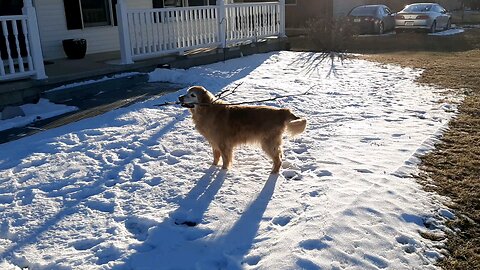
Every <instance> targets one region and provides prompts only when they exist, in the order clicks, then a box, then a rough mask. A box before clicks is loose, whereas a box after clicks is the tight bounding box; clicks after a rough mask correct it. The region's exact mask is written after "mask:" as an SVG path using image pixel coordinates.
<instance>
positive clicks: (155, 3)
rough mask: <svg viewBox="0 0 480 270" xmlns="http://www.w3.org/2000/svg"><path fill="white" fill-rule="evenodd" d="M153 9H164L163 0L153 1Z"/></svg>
mask: <svg viewBox="0 0 480 270" xmlns="http://www.w3.org/2000/svg"><path fill="white" fill-rule="evenodd" d="M152 4H153V8H163V0H152Z"/></svg>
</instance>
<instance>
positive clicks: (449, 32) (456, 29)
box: [429, 28, 465, 36]
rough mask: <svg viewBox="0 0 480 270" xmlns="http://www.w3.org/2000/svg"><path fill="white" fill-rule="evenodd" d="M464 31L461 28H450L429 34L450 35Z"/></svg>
mask: <svg viewBox="0 0 480 270" xmlns="http://www.w3.org/2000/svg"><path fill="white" fill-rule="evenodd" d="M463 32H465V30H464V29H463V28H452V29H448V30H444V31H440V32H435V33H430V34H429V35H430V36H451V35H457V34H460V33H463Z"/></svg>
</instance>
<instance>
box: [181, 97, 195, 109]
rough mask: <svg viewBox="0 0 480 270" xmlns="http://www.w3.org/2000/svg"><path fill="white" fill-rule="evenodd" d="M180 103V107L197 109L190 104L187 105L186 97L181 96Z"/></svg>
mask: <svg viewBox="0 0 480 270" xmlns="http://www.w3.org/2000/svg"><path fill="white" fill-rule="evenodd" d="M178 101H180V105H181V106H182V107H185V108H189V109H192V108H194V107H195V105H193V104H190V103H185V96H179V97H178Z"/></svg>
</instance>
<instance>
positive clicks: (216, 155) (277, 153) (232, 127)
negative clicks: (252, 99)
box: [179, 86, 307, 174]
mask: <svg viewBox="0 0 480 270" xmlns="http://www.w3.org/2000/svg"><path fill="white" fill-rule="evenodd" d="M179 101H180V103H181V105H182V106H183V107H186V108H189V109H190V112H191V114H192V118H193V122H194V124H195V128H196V129H197V130H198V132H200V134H202V135H203V136H204V137H205V139H207V141H208V142H209V143H210V145H211V147H212V150H213V165H215V166H217V165H218V163H219V161H220V157H221V158H222V161H223V166H222V168H223V169H228V168H229V167H230V166H231V164H232V160H233V149H234V148H235V147H236V146H239V145H243V144H257V145H258V144H259V145H260V146H261V147H262V149H263V151H265V153H266V154H267V155H268V156H269V157H270V158H271V159H272V160H273V168H272V173H273V174H277V173H278V172H279V171H280V167H281V165H282V155H283V153H282V152H283V151H282V137H283V133H284V132H285V131H287V132H288V133H290V135H292V136H295V135H297V134H300V133H302V132H303V131H304V130H305V127H306V124H307V121H306V120H305V119H303V118H299V117H297V116H295V115H294V114H293V113H292V112H291V111H290V110H289V109H281V108H275V107H270V106H242V105H228V103H225V102H224V101H222V100H219V99H218V98H217V97H215V96H214V95H213V94H212V93H210V92H209V91H208V90H206V89H205V88H203V87H202V86H192V87H190V88H189V89H188V90H187V94H185V95H183V96H180V97H179Z"/></svg>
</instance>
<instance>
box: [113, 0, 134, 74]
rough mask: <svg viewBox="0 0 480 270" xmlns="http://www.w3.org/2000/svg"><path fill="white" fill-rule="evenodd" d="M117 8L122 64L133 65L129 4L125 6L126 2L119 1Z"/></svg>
mask: <svg viewBox="0 0 480 270" xmlns="http://www.w3.org/2000/svg"><path fill="white" fill-rule="evenodd" d="M116 8H117V21H118V36H119V39H120V57H121V62H122V64H124V65H127V64H133V60H132V47H131V46H130V32H129V29H128V17H127V4H125V0H118V2H117V7H116Z"/></svg>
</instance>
